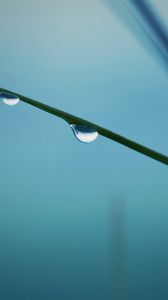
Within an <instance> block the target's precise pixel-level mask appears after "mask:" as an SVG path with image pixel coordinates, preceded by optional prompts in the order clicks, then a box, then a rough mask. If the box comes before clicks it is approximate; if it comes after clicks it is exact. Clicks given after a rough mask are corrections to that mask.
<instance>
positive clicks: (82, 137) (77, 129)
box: [70, 124, 99, 143]
mask: <svg viewBox="0 0 168 300" xmlns="http://www.w3.org/2000/svg"><path fill="white" fill-rule="evenodd" d="M70 127H71V128H72V131H73V133H74V135H75V137H76V138H77V139H78V140H79V141H80V142H83V143H91V142H93V141H95V140H96V139H97V137H98V135H99V134H98V132H97V131H96V130H95V129H93V128H92V127H89V126H87V125H77V124H70Z"/></svg>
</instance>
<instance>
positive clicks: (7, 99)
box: [0, 92, 20, 105]
mask: <svg viewBox="0 0 168 300" xmlns="http://www.w3.org/2000/svg"><path fill="white" fill-rule="evenodd" d="M0 100H2V101H3V103H5V104H7V105H16V104H18V103H19V101H20V99H19V98H18V97H17V96H15V95H13V94H10V93H6V92H1V93H0Z"/></svg>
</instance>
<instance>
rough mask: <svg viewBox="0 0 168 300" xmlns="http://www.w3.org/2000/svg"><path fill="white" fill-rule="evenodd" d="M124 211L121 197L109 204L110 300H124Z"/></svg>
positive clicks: (123, 202)
mask: <svg viewBox="0 0 168 300" xmlns="http://www.w3.org/2000/svg"><path fill="white" fill-rule="evenodd" d="M125 226H126V210H125V201H124V199H123V198H121V197H115V198H113V200H112V202H111V204H110V235H111V238H110V257H111V260H110V269H111V282H112V284H111V296H112V297H111V299H114V300H126V299H127V297H126V228H125Z"/></svg>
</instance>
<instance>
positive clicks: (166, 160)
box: [0, 88, 168, 165]
mask: <svg viewBox="0 0 168 300" xmlns="http://www.w3.org/2000/svg"><path fill="white" fill-rule="evenodd" d="M0 92H6V93H10V94H13V95H15V96H17V97H19V99H20V100H21V101H23V102H25V103H27V104H30V105H32V106H35V107H37V108H39V109H41V110H44V111H46V112H48V113H50V114H52V115H55V116H57V117H59V118H61V119H63V120H65V121H66V122H68V123H69V124H80V125H87V126H89V127H91V128H94V129H95V130H96V131H97V132H98V133H99V134H100V135H102V136H104V137H106V138H108V139H111V140H113V141H115V142H117V143H119V144H122V145H124V146H126V147H128V148H131V149H133V150H135V151H137V152H139V153H142V154H144V155H146V156H148V157H151V158H153V159H155V160H157V161H159V162H161V163H163V164H166V165H168V156H166V155H163V154H161V153H159V152H157V151H155V150H152V149H150V148H148V147H145V146H143V145H141V144H138V143H136V142H134V141H132V140H130V139H128V138H125V137H123V136H121V135H119V134H117V133H115V132H113V131H110V130H108V129H106V128H103V127H101V126H99V125H97V124H94V123H92V122H90V121H88V120H85V119H82V118H79V117H77V116H74V115H72V114H69V113H67V112H65V111H62V110H59V109H57V108H54V107H51V106H49V105H46V104H44V103H41V102H39V101H36V100H33V99H30V98H27V97H25V96H23V95H20V94H17V93H14V92H11V91H9V90H6V89H2V88H0Z"/></svg>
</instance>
